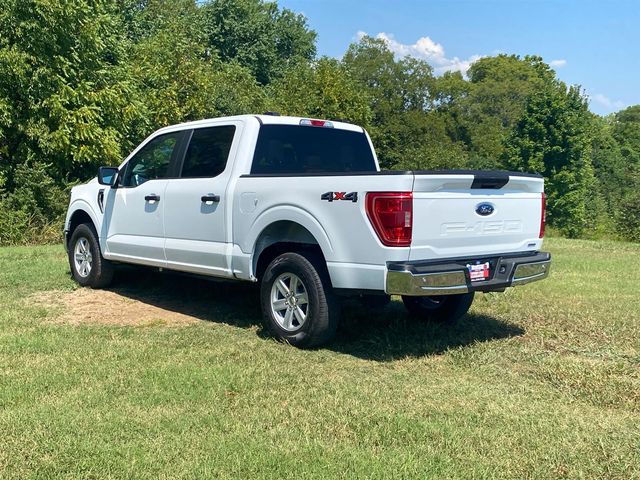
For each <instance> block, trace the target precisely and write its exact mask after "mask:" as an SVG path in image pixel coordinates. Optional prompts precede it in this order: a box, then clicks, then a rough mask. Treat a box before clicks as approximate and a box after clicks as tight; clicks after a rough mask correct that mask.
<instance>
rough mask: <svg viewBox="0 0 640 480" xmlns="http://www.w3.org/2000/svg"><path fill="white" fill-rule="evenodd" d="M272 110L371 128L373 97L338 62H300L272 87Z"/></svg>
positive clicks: (320, 60) (321, 60)
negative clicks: (370, 105) (343, 121)
mask: <svg viewBox="0 0 640 480" xmlns="http://www.w3.org/2000/svg"><path fill="white" fill-rule="evenodd" d="M269 90H270V97H271V102H272V103H271V107H272V108H271V110H276V111H279V112H281V113H284V114H289V115H299V116H309V117H314V118H329V119H336V120H346V121H350V122H353V123H357V124H360V125H364V126H366V125H368V124H369V123H370V120H371V110H370V107H369V98H368V97H367V96H366V94H365V93H364V92H362V90H361V89H360V88H359V85H358V84H357V83H356V82H355V81H354V80H353V79H352V78H351V76H350V74H349V72H348V71H346V69H345V68H344V66H342V65H341V64H340V62H338V61H337V60H334V59H331V58H327V57H323V58H321V59H319V60H317V61H316V62H313V63H299V64H298V65H296V66H294V67H292V68H290V69H289V70H287V71H286V72H285V73H284V75H283V76H282V78H280V79H279V80H278V81H276V82H275V83H274V84H273V85H272V86H271V87H270V89H269Z"/></svg>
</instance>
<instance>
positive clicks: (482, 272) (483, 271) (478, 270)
mask: <svg viewBox="0 0 640 480" xmlns="http://www.w3.org/2000/svg"><path fill="white" fill-rule="evenodd" d="M467 269H468V270H469V276H470V277H471V281H472V282H480V281H482V280H488V279H489V274H490V273H491V266H490V265H489V262H485V263H480V264H478V265H471V264H467Z"/></svg>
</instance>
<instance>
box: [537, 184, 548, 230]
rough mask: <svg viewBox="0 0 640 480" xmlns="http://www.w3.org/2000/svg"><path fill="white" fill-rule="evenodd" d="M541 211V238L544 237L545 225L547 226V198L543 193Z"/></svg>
mask: <svg viewBox="0 0 640 480" xmlns="http://www.w3.org/2000/svg"><path fill="white" fill-rule="evenodd" d="M541 206H542V208H541V210H540V236H539V238H543V237H544V224H545V221H546V220H545V216H546V215H547V196H546V195H545V194H544V192H542V201H541Z"/></svg>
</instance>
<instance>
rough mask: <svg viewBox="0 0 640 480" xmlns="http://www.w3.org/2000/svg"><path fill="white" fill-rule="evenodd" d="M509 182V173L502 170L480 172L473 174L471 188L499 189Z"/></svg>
mask: <svg viewBox="0 0 640 480" xmlns="http://www.w3.org/2000/svg"><path fill="white" fill-rule="evenodd" d="M507 183H509V175H508V174H507V173H502V172H482V173H476V174H475V175H474V176H473V182H472V183H471V188H474V189H475V188H489V189H495V190H497V189H500V188H502V187H504V186H505V185H506V184H507Z"/></svg>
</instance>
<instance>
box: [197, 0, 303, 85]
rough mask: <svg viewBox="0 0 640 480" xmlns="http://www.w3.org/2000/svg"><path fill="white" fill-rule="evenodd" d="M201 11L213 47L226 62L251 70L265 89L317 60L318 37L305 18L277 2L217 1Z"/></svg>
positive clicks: (205, 29)
mask: <svg viewBox="0 0 640 480" xmlns="http://www.w3.org/2000/svg"><path fill="white" fill-rule="evenodd" d="M201 9H202V12H201V14H202V18H203V29H204V30H203V31H204V33H205V34H206V36H207V39H208V45H209V47H210V48H211V49H213V50H215V51H217V52H218V56H219V58H220V60H221V61H222V62H224V63H228V62H236V63H238V64H239V65H241V66H243V67H246V68H248V69H249V71H250V72H251V73H252V74H253V75H254V76H255V78H256V80H257V81H258V82H259V83H261V84H263V85H266V84H268V83H270V82H272V81H273V80H275V79H277V78H279V77H280V76H281V75H282V74H283V73H284V71H285V70H286V69H287V68H288V67H290V66H292V65H294V64H296V63H298V62H305V61H306V62H308V61H311V60H312V59H313V58H314V57H315V54H316V47H315V40H316V33H315V32H314V31H313V30H310V29H309V28H308V26H307V21H306V19H305V17H304V16H303V15H300V14H296V13H294V12H292V11H291V10H288V9H286V8H284V9H279V8H278V6H277V4H276V3H275V2H273V3H265V2H263V1H262V0H215V1H211V2H207V3H205V4H204V5H203V6H202V7H201Z"/></svg>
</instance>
